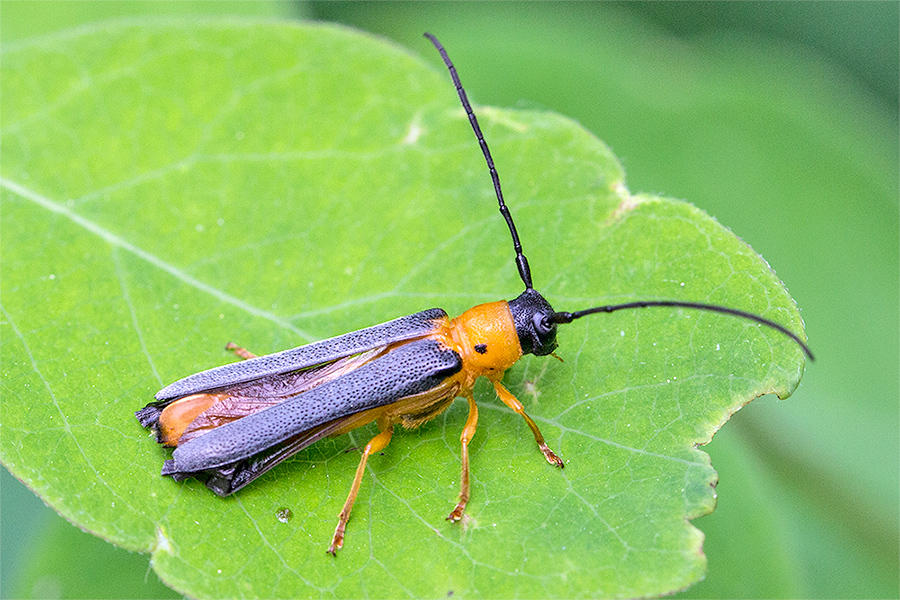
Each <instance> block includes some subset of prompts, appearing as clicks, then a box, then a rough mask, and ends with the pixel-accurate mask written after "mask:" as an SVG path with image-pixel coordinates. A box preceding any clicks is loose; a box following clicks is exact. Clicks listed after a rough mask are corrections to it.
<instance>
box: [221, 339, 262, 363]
mask: <svg viewBox="0 0 900 600" xmlns="http://www.w3.org/2000/svg"><path fill="white" fill-rule="evenodd" d="M225 349H226V350H231V351H232V352H234V353H235V354H237V355H238V356H240V357H241V358H243V359H244V360H247V359H250V358H256V355H255V354H253V353H252V352H250V351H249V350H247V349H246V348H241V347H240V346H238V345H237V344H235V343H234V342H228V343H227V344H225Z"/></svg>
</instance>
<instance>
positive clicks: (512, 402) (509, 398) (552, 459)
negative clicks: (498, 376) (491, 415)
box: [491, 381, 566, 468]
mask: <svg viewBox="0 0 900 600" xmlns="http://www.w3.org/2000/svg"><path fill="white" fill-rule="evenodd" d="M491 383H493V384H494V389H495V390H497V395H498V396H500V399H501V400H502V401H503V404H505V405H507V406H508V407H510V408H511V409H513V410H514V411H515V412H517V413H518V414H520V415H522V418H524V419H525V422H526V423H528V426H529V427H530V428H531V433H533V434H534V441H536V442H537V445H538V448H540V449H541V452H542V453H543V454H544V458H546V459H547V462H548V463H550V464H551V465H556V466H557V467H559V468H563V467H565V466H566V465H565V463H563V461H562V459H561V458H560V457H558V456H557V455H556V454H554V452H553V450H551V449H550V447H549V446H547V442H545V441H544V436H543V435H541V430H540V429H538V426H537V424H536V423H535V422H534V421H532V420H531V417H529V416H528V415H527V414H525V407H524V406H522V403H521V402H519V400H518V398H516V397H515V396H513V395H512V392H510V391H509V390H508V389H506V388H505V387H503V384H502V383H500V382H499V381H492V382H491Z"/></svg>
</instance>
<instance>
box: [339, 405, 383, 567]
mask: <svg viewBox="0 0 900 600" xmlns="http://www.w3.org/2000/svg"><path fill="white" fill-rule="evenodd" d="M378 429H380V430H381V433H379V434H378V435H376V436H375V437H373V438H372V439H371V441H369V443H368V444H366V447H365V449H364V450H363V455H362V458H361V459H359V466H358V467H356V477H354V478H353V485H352V486H350V494H349V495H348V496H347V501H346V502H344V508H342V509H341V513H340V515H338V524H337V527H335V528H334V537H333V538H331V545H330V546H329V547H328V553H329V554H331V555H332V556H337V551H338V550H340V549H341V546H343V545H344V530H345V529H346V528H347V521H349V520H350V511H351V510H353V502H354V501H355V500H356V495H357V494H358V493H359V486H360V484H361V483H362V478H363V475H364V474H365V472H366V461H368V460H369V456H370V455H372V454H375V453H376V452H381V451H382V450H383V449H384V447H385V446H387V445H388V442H390V441H391V435H392V434H393V432H394V427H393V426H392V425H391V424H390V422H388V421H382V420H380V419H379V421H378Z"/></svg>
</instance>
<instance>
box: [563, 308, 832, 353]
mask: <svg viewBox="0 0 900 600" xmlns="http://www.w3.org/2000/svg"><path fill="white" fill-rule="evenodd" d="M650 306H668V307H679V308H693V309H697V310H707V311H710V312H717V313H721V314H725V315H732V316H734V317H740V318H742V319H748V320H750V321H755V322H756V323H759V324H760V325H765V326H766V327H770V328H771V329H774V330H776V331H779V332H781V333H783V334H784V335H786V336H788V337H789V338H791V339H792V340H793V341H794V342H796V343H797V345H798V346H800V348H801V349H802V350H803V353H804V354H806V356H807V357H808V358H809V360H810V361H815V360H816V357H815V355H813V353H812V350H810V348H809V346H808V345H807V344H806V342H804V341H803V340H801V339H800V336H798V335H797V334H796V333H794V332H793V331H791V330H790V329H788V328H787V327H785V326H784V325H781V324H779V323H776V322H775V321H772V320H769V319H766V318H765V317H761V316H759V315H756V314H753V313H751V312H747V311H743V310H738V309H736V308H729V307H727V306H719V305H718V304H704V303H701V302H682V301H679V300H638V301H636V302H626V303H624V304H607V305H605V306H595V307H594V308H587V309H585V310H578V311H575V312H565V311H560V312H554V313H553V314H552V315H551V316H550V322H552V323H557V324H565V323H571V322H572V321H574V320H575V319H580V318H581V317H586V316H587V315H593V314H596V313H611V312H616V311H618V310H626V309H629V308H647V307H650Z"/></svg>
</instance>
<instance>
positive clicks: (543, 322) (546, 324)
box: [534, 312, 556, 338]
mask: <svg viewBox="0 0 900 600" xmlns="http://www.w3.org/2000/svg"><path fill="white" fill-rule="evenodd" d="M554 329H556V323H553V322H551V321H550V315H549V314H547V313H545V312H537V313H534V330H535V332H537V334H538V336H539V337H541V338H545V337H547V336H548V335H550V334H551V333H552V332H553V330H554Z"/></svg>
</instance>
